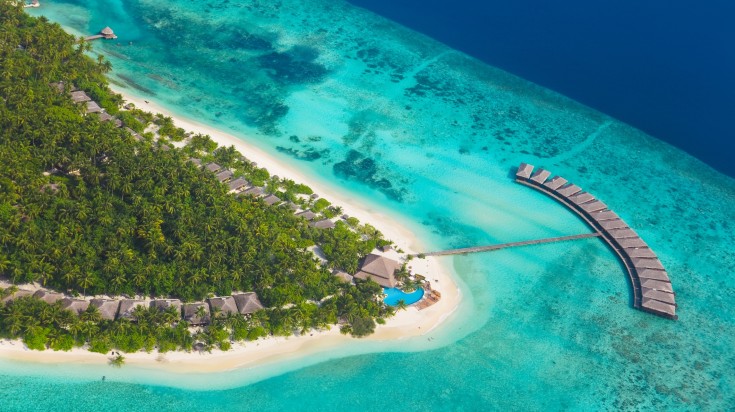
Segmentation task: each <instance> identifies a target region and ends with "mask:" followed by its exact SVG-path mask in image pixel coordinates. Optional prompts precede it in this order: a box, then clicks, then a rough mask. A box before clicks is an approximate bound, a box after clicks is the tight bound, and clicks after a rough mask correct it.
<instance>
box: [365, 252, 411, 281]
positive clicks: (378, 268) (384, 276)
mask: <svg viewBox="0 0 735 412" xmlns="http://www.w3.org/2000/svg"><path fill="white" fill-rule="evenodd" d="M400 267H401V264H400V263H398V262H396V261H395V260H393V259H388V258H387V257H385V256H380V255H376V254H374V253H371V254H369V255H367V256H366V257H365V260H364V261H363V263H362V266H360V270H359V271H358V272H357V273H355V278H357V279H362V280H368V279H371V280H373V281H374V282H375V283H377V284H379V285H380V286H383V287H386V288H393V287H395V286H396V284H397V281H396V278H395V273H396V270H398V269H399V268H400Z"/></svg>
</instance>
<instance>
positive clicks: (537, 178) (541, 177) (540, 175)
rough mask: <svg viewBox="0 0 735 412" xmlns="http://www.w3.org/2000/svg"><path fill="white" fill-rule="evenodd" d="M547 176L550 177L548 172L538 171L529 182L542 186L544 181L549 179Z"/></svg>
mask: <svg viewBox="0 0 735 412" xmlns="http://www.w3.org/2000/svg"><path fill="white" fill-rule="evenodd" d="M549 176H551V172H549V171H548V170H544V169H539V170H538V172H536V174H534V175H533V176H532V177H531V180H533V181H534V182H536V183H541V184H543V183H544V182H545V181H546V179H548V178H549Z"/></svg>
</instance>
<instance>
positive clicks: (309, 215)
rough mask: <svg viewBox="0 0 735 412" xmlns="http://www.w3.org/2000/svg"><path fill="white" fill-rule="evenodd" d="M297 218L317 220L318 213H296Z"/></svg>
mask: <svg viewBox="0 0 735 412" xmlns="http://www.w3.org/2000/svg"><path fill="white" fill-rule="evenodd" d="M296 216H298V217H302V218H304V219H306V220H308V221H312V220H314V218H316V213H314V212H312V211H311V210H304V211H303V212H299V213H296Z"/></svg>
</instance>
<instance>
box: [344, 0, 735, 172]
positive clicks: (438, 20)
mask: <svg viewBox="0 0 735 412" xmlns="http://www.w3.org/2000/svg"><path fill="white" fill-rule="evenodd" d="M350 2H351V3H353V4H355V5H358V6H360V7H363V8H366V9H368V10H371V11H373V12H375V13H378V14H380V15H383V16H385V17H387V18H390V19H392V20H394V21H397V22H399V23H401V24H403V25H405V26H407V27H410V28H412V29H414V30H417V31H420V32H422V33H424V34H426V35H428V36H429V37H432V38H434V39H436V40H439V41H441V42H443V43H446V44H447V45H449V46H450V47H452V48H454V49H459V50H462V51H464V52H466V53H468V54H470V55H472V56H473V57H476V58H478V59H480V60H482V61H484V62H486V63H488V64H490V65H492V66H496V67H500V68H502V69H504V70H507V71H509V72H511V73H513V74H516V75H518V76H520V77H523V78H525V79H527V80H531V81H533V82H535V83H538V84H540V85H542V86H544V87H547V88H550V89H552V90H556V91H558V92H560V93H562V94H564V95H567V96H569V97H571V98H573V99H575V100H577V101H579V102H582V103H584V104H586V105H588V106H591V107H593V108H595V109H597V110H600V111H601V112H604V113H605V114H608V115H610V116H613V117H615V118H617V119H619V120H622V121H624V122H625V123H628V124H630V125H633V126H635V127H637V128H639V129H641V130H643V131H645V132H647V133H649V134H651V135H652V136H654V137H657V138H659V139H661V140H664V141H666V142H668V143H670V144H673V145H675V146H677V147H679V148H681V149H684V150H686V151H687V152H689V153H690V154H692V155H694V156H696V157H698V158H699V159H700V160H702V161H704V162H706V163H708V164H709V165H710V166H712V167H714V168H715V169H718V170H719V171H721V172H724V173H726V174H728V175H730V176H735V162H734V161H732V159H731V157H732V153H735V132H734V131H733V127H732V120H733V117H735V76H734V75H733V74H734V73H735V45H733V40H735V24H733V21H734V20H735V2H733V1H728V0H712V1H706V2H689V1H682V0H674V1H671V0H649V1H637V0H619V1H614V2H608V1H584V0H569V1H561V2H559V1H548V0H546V1H544V0H516V1H498V0H491V1H478V0H454V1H447V0H350Z"/></svg>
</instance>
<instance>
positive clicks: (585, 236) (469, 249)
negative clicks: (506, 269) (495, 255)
mask: <svg viewBox="0 0 735 412" xmlns="http://www.w3.org/2000/svg"><path fill="white" fill-rule="evenodd" d="M599 236H601V233H599V232H595V233H584V234H581V235H572V236H561V237H552V238H547V239H536V240H525V241H523V242H510V243H501V244H497V245H490V246H476V247H466V248H461V249H451V250H442V251H439V252H429V253H423V255H424V256H446V255H465V254H467V253H479V252H491V251H493V250H500V249H507V248H511V247H519V246H530V245H539V244H542V243H553V242H564V241H567V240H577V239H589V238H591V237H599Z"/></svg>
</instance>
